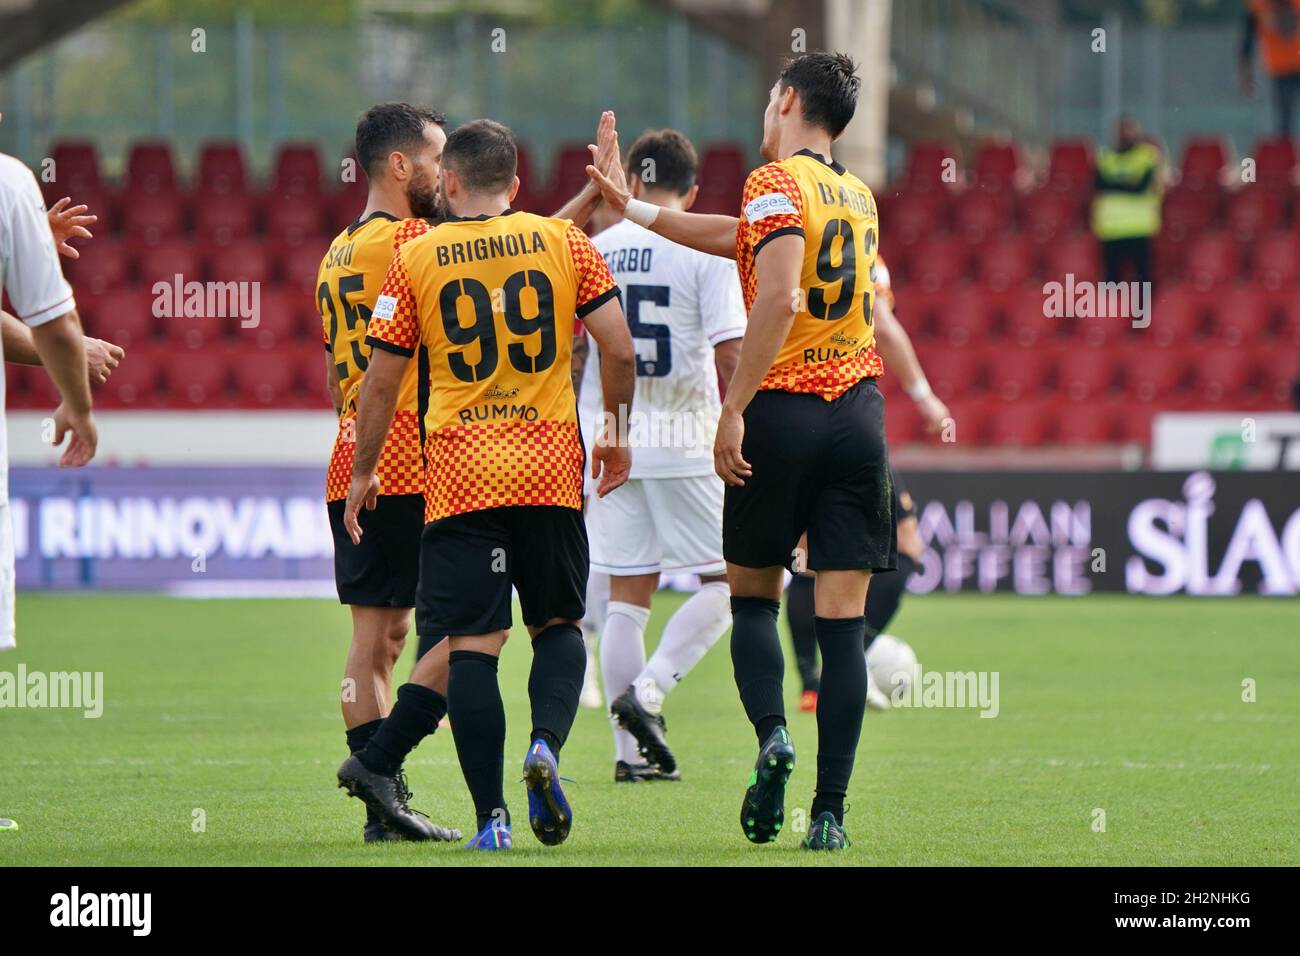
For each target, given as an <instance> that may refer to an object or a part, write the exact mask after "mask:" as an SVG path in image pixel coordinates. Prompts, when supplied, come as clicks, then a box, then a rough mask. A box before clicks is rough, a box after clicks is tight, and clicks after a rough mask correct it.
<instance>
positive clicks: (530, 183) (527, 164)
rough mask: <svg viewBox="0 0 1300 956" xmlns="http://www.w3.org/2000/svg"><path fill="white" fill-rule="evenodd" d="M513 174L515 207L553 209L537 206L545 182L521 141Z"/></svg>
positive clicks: (545, 211)
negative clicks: (540, 177) (539, 177)
mask: <svg viewBox="0 0 1300 956" xmlns="http://www.w3.org/2000/svg"><path fill="white" fill-rule="evenodd" d="M515 175H516V176H518V177H519V192H518V193H516V194H515V199H514V202H512V203H511V205H512V206H513V207H514V208H515V209H520V210H523V211H524V212H532V213H537V214H539V215H543V216H548V215H550V214H551V213H552V212H554V211H555V210H553V209H542V208H539V206H538V200H540V199H545V198H546V196H545V191H546V190H545V186H546V184H545V183H543V182H540V181H539V179H538V173H537V170H536V168H535V166H534V164H533V154H532V150H530V149H529V148H528V147H527V146H526V145H524V144H523V143H518V144H516V149H515ZM357 208H358V210H359V209H360V208H361V207H359V206H358V207H357Z"/></svg>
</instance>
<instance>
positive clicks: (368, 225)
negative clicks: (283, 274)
mask: <svg viewBox="0 0 1300 956" xmlns="http://www.w3.org/2000/svg"><path fill="white" fill-rule="evenodd" d="M429 228H430V226H429V224H428V223H426V222H425V221H424V220H423V219H406V220H399V219H398V218H397V217H395V216H390V215H389V214H388V213H385V212H376V213H372V214H371V215H369V216H367V217H366V218H365V219H359V220H357V221H356V222H354V223H353V224H352V225H350V226H348V228H347V229H344V230H343V231H342V232H340V233H339V234H338V235H337V236H335V237H334V241H333V242H331V243H330V248H329V251H328V252H327V253H326V254H325V258H324V259H322V260H321V264H320V269H319V270H318V271H317V275H316V307H317V309H318V310H319V311H320V316H321V324H322V327H323V332H324V341H325V351H326V352H327V353H328V354H329V355H330V356H331V357H332V358H333V361H334V363H335V367H336V368H337V369H338V376H339V388H340V389H341V390H342V392H343V407H342V409H340V411H339V432H338V435H337V437H336V438H335V439H334V450H333V452H332V454H331V455H330V464H329V471H328V472H327V473H326V477H325V500H326V501H337V500H339V499H341V498H346V497H347V496H348V484H349V482H350V481H351V479H352V453H353V451H355V449H356V440H357V436H356V417H357V395H358V394H359V393H360V391H361V380H362V377H363V376H364V375H365V372H366V368H367V366H368V365H369V364H370V346H369V345H368V344H367V343H366V341H365V338H366V325H367V323H368V322H369V321H370V316H371V310H372V309H373V308H374V304H375V299H376V298H377V297H378V296H379V290H380V287H381V286H382V285H383V284H384V276H385V275H387V274H388V266H389V263H391V262H392V260H393V252H394V250H395V249H396V248H397V246H399V245H400V244H401V243H403V242H405V241H406V240H407V239H411V238H413V237H415V236H418V235H422V234H423V233H425V232H427V231H428V230H429ZM419 409H420V397H419V376H418V375H417V374H416V369H415V367H414V365H412V367H411V368H409V369H407V372H406V375H405V376H404V377H403V379H402V386H401V390H400V391H399V392H398V396H397V413H396V414H395V415H394V416H393V425H392V427H391V428H390V429H389V430H388V439H387V441H386V442H385V443H384V450H383V452H382V453H381V454H380V457H379V466H378V468H377V473H378V475H379V479H380V492H381V494H385V495H419V494H423V493H424V449H423V447H422V445H423V443H422V441H421V439H420V410H419Z"/></svg>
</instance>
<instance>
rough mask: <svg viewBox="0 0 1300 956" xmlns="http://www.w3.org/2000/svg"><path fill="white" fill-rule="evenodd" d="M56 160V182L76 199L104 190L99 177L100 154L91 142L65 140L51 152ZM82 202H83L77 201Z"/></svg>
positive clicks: (51, 156) (57, 144) (65, 193)
mask: <svg viewBox="0 0 1300 956" xmlns="http://www.w3.org/2000/svg"><path fill="white" fill-rule="evenodd" d="M50 159H52V160H54V182H55V183H56V184H57V185H58V188H60V189H63V190H65V192H64V195H66V196H72V197H73V198H74V199H75V198H76V197H78V196H81V195H83V194H85V193H88V192H96V193H97V192H100V191H101V190H102V189H103V188H104V183H103V180H102V179H101V178H100V175H99V154H98V152H97V151H96V149H95V144H94V143H92V142H91V141H89V140H80V139H78V140H64V141H63V142H60V143H56V144H55V145H54V148H53V149H52V150H50ZM77 201H78V202H80V201H81V200H79V199H78V200H77Z"/></svg>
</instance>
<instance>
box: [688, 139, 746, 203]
mask: <svg viewBox="0 0 1300 956" xmlns="http://www.w3.org/2000/svg"><path fill="white" fill-rule="evenodd" d="M745 173H746V163H745V153H744V151H743V150H742V149H741V148H740V147H739V146H736V145H734V144H731V143H715V144H713V145H711V146H708V147H706V148H705V150H704V154H703V155H702V156H701V157H700V175H699V181H700V193H699V198H698V199H697V200H696V206H697V207H701V208H700V211H701V212H706V211H708V209H711V208H713V209H717V210H718V212H720V213H725V214H726V215H731V216H734V215H735V214H736V213H735V211H736V210H737V209H739V208H740V194H741V192H742V191H743V190H744V188H745ZM703 207H707V208H703Z"/></svg>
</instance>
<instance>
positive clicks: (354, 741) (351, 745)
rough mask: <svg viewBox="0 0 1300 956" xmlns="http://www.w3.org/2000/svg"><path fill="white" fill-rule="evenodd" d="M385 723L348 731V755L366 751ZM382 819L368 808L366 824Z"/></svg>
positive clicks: (367, 725)
mask: <svg viewBox="0 0 1300 956" xmlns="http://www.w3.org/2000/svg"><path fill="white" fill-rule="evenodd" d="M383 722H384V720H383V718H382V717H380V718H377V719H375V720H372V721H370V722H369V723H367V724H358V725H357V726H355V727H351V728H349V729H348V732H347V738H348V753H350V754H357V753H360V752H361V751H363V750H365V749H366V744H368V743H370V738H371V737H373V736H374V735H375V731H376V730H378V729H379V726H380V724H382V723H383ZM380 819H382V818H381V817H380V816H379V814H377V813H375V811H374V810H371V809H370V808H369V807H366V823H367V824H371V823H377V822H379V820H380Z"/></svg>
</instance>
